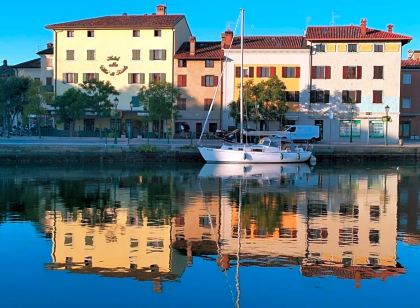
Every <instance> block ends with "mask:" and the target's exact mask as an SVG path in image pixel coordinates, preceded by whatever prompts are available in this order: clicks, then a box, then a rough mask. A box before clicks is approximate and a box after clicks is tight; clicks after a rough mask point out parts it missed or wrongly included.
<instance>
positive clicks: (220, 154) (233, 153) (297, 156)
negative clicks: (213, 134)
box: [198, 147, 312, 164]
mask: <svg viewBox="0 0 420 308" xmlns="http://www.w3.org/2000/svg"><path fill="white" fill-rule="evenodd" d="M198 150H199V151H200V154H201V156H202V157H203V158H204V160H205V161H206V162H209V163H238V164H249V163H303V162H307V161H308V160H309V159H310V158H311V156H312V152H311V151H299V152H287V151H282V152H257V151H252V150H251V149H249V148H246V147H244V148H243V149H242V150H238V149H234V150H230V149H223V148H221V149H215V148H208V147H198Z"/></svg>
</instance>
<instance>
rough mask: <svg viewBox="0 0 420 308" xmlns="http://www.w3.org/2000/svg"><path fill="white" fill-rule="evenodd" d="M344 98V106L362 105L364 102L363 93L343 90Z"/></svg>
mask: <svg viewBox="0 0 420 308" xmlns="http://www.w3.org/2000/svg"><path fill="white" fill-rule="evenodd" d="M342 98H343V103H344V104H360V103H361V102H362V91H360V90H343V94H342Z"/></svg>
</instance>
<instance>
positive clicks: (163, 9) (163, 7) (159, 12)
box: [156, 4, 166, 15]
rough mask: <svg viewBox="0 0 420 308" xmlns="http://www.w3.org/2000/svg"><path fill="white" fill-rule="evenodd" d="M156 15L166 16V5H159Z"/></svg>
mask: <svg viewBox="0 0 420 308" xmlns="http://www.w3.org/2000/svg"><path fill="white" fill-rule="evenodd" d="M156 15H166V5H163V4H159V5H158V6H157V7H156Z"/></svg>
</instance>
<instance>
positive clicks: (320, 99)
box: [310, 90, 330, 104]
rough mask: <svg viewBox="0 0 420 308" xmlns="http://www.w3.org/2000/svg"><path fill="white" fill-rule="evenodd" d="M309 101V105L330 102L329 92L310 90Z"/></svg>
mask: <svg viewBox="0 0 420 308" xmlns="http://www.w3.org/2000/svg"><path fill="white" fill-rule="evenodd" d="M310 95H311V97H310V101H311V103H325V104H328V103H329V102H330V91H329V90H312V91H311V94H310Z"/></svg>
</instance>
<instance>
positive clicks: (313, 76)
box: [311, 66, 317, 79]
mask: <svg viewBox="0 0 420 308" xmlns="http://www.w3.org/2000/svg"><path fill="white" fill-rule="evenodd" d="M311 76H312V79H317V78H316V66H312V68H311Z"/></svg>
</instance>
